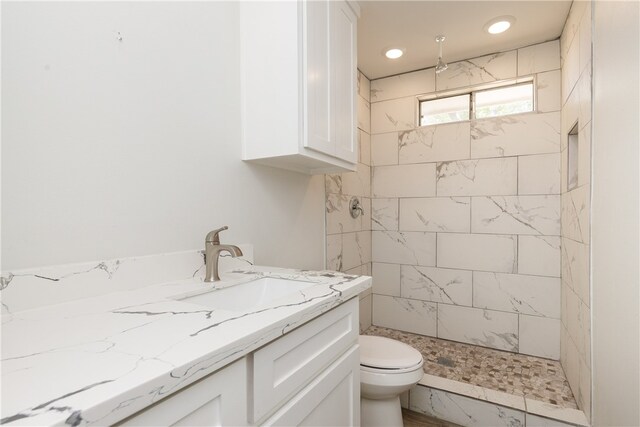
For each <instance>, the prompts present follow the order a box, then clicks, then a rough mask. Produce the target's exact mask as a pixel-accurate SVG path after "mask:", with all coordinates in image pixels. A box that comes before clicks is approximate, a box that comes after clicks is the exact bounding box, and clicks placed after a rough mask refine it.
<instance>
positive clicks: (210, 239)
mask: <svg viewBox="0 0 640 427" xmlns="http://www.w3.org/2000/svg"><path fill="white" fill-rule="evenodd" d="M228 229H229V227H227V226H226V225H225V226H224V227H221V228H218V229H217V230H213V231H210V232H209V233H208V234H207V237H206V238H205V239H204V242H205V243H212V244H214V245H219V244H220V236H218V234H219V233H220V232H221V231H224V230H228Z"/></svg>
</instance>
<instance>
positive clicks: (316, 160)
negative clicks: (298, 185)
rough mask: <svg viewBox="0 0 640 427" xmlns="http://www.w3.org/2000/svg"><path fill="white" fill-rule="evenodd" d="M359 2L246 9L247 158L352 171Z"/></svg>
mask: <svg viewBox="0 0 640 427" xmlns="http://www.w3.org/2000/svg"><path fill="white" fill-rule="evenodd" d="M358 13H359V9H358V6H357V4H353V3H351V2H347V1H344V0H336V1H330V0H316V1H301V0H299V1H282V2H272V1H267V2H251V1H249V2H242V3H241V4H240V23H241V28H240V38H241V104H242V146H243V160H252V161H256V162H260V163H263V164H267V165H270V166H275V167H281V168H285V169H290V170H295V171H298V172H303V173H309V174H317V173H327V172H340V171H353V170H355V169H356V164H357V159H358V144H357V121H356V109H357V105H356V100H357V98H356V91H357V68H356V67H357V66H356V34H357V31H356V27H357V15H358Z"/></svg>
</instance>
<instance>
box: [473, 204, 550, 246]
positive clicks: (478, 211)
mask: <svg viewBox="0 0 640 427" xmlns="http://www.w3.org/2000/svg"><path fill="white" fill-rule="evenodd" d="M471 231H472V232H473V233H495V234H538V235H544V236H559V235H560V196H559V195H558V196H493V197H473V198H472V199H471Z"/></svg>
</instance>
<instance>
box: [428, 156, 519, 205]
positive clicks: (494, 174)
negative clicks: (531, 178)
mask: <svg viewBox="0 0 640 427" xmlns="http://www.w3.org/2000/svg"><path fill="white" fill-rule="evenodd" d="M436 172H437V177H436V191H437V194H438V196H489V195H512V194H516V193H517V192H518V183H517V181H518V179H517V176H518V160H517V158H515V157H508V158H500V159H481V160H463V161H454V162H443V163H438V167H437V169H436Z"/></svg>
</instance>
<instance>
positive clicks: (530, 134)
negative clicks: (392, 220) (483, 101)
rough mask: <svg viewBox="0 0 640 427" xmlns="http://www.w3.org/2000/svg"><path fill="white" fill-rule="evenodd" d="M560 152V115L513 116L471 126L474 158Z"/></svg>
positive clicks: (472, 155)
mask: <svg viewBox="0 0 640 427" xmlns="http://www.w3.org/2000/svg"><path fill="white" fill-rule="evenodd" d="M559 152H560V112H559V111H556V112H551V113H527V114H514V115H512V116H502V117H493V118H489V119H482V120H475V121H473V122H472V123H471V157H472V158H485V157H502V156H514V155H525V154H545V153H559Z"/></svg>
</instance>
